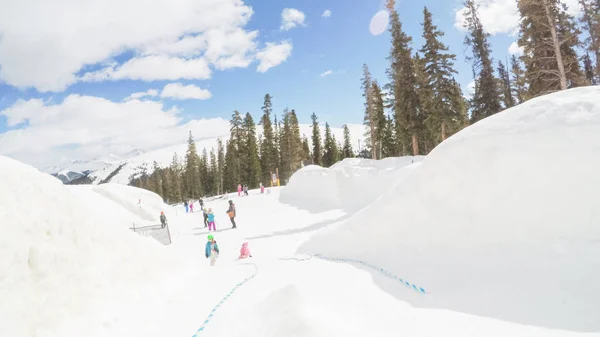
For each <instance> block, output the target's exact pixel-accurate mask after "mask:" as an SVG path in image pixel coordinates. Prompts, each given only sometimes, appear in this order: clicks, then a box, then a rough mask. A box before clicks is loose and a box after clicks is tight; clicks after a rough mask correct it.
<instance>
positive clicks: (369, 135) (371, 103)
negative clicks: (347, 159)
mask: <svg viewBox="0 0 600 337" xmlns="http://www.w3.org/2000/svg"><path fill="white" fill-rule="evenodd" d="M361 83H362V84H361V89H362V90H363V94H362V95H363V97H364V99H365V103H364V104H365V116H364V119H363V124H364V125H365V126H366V131H365V135H364V136H365V147H367V148H369V149H370V151H371V158H372V159H377V157H376V152H377V151H374V149H376V148H377V134H376V133H377V132H376V124H377V122H376V120H375V100H376V94H375V93H374V92H373V89H374V87H373V79H372V77H371V72H370V71H369V67H368V66H367V65H366V64H363V78H362V79H361ZM380 98H381V97H380Z"/></svg>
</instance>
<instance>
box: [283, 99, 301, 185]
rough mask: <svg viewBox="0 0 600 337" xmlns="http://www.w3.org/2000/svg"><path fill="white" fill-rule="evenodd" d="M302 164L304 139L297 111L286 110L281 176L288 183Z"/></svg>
mask: <svg viewBox="0 0 600 337" xmlns="http://www.w3.org/2000/svg"><path fill="white" fill-rule="evenodd" d="M301 162H302V139H301V138H300V126H299V124H298V117H297V116H296V111H294V110H291V111H289V110H288V109H286V110H285V111H284V115H283V130H282V133H281V170H280V174H281V177H282V178H283V180H284V181H287V180H288V179H289V178H290V177H291V176H292V174H294V172H296V171H297V170H298V169H299V168H300V166H301Z"/></svg>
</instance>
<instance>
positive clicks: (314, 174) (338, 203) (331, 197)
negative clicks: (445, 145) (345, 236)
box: [279, 156, 423, 212]
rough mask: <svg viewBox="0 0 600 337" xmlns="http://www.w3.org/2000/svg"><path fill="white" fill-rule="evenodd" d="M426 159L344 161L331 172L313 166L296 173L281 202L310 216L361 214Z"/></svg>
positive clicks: (333, 167) (357, 159) (330, 169)
mask: <svg viewBox="0 0 600 337" xmlns="http://www.w3.org/2000/svg"><path fill="white" fill-rule="evenodd" d="M421 160H423V156H416V157H412V156H407V157H401V158H386V159H383V160H379V161H377V160H371V159H360V158H349V159H345V160H343V161H341V162H339V163H337V164H335V165H333V166H331V167H330V168H323V167H320V166H316V165H310V166H307V167H304V168H302V169H301V170H299V171H298V172H296V173H295V174H294V175H293V176H292V177H291V178H290V181H289V183H288V184H287V186H286V187H285V188H284V189H282V191H281V195H280V199H279V200H280V201H281V202H282V203H285V204H289V205H292V206H295V207H298V208H303V209H307V210H309V211H311V212H323V211H328V210H331V209H344V210H348V211H352V210H358V209H360V208H362V207H364V206H367V205H369V204H370V203H372V202H373V201H374V200H375V199H377V198H378V197H379V196H380V195H381V194H382V193H383V191H385V189H386V188H387V187H388V186H389V185H388V184H389V182H390V181H395V182H400V181H401V180H402V179H404V178H405V177H406V176H408V174H409V173H410V172H412V169H414V168H415V167H416V166H417V165H418V163H419V162H420V161H421Z"/></svg>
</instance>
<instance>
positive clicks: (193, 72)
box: [81, 55, 211, 82]
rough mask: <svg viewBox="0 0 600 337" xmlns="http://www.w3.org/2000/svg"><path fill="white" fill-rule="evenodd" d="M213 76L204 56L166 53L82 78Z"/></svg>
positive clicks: (97, 79)
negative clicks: (187, 57)
mask: <svg viewBox="0 0 600 337" xmlns="http://www.w3.org/2000/svg"><path fill="white" fill-rule="evenodd" d="M210 76H211V70H210V67H209V66H208V62H207V61H206V60H205V59H204V58H197V59H190V60H186V59H184V58H178V57H171V56H166V55H152V56H143V57H134V58H132V59H130V60H129V61H127V62H125V63H124V64H122V65H120V66H114V65H113V66H109V67H107V68H104V69H102V70H98V71H95V72H90V73H86V74H85V75H84V76H83V77H82V78H81V80H82V81H86V82H101V81H106V80H122V79H132V80H143V81H155V80H172V81H173V80H178V79H190V80H192V79H193V80H205V79H209V78H210Z"/></svg>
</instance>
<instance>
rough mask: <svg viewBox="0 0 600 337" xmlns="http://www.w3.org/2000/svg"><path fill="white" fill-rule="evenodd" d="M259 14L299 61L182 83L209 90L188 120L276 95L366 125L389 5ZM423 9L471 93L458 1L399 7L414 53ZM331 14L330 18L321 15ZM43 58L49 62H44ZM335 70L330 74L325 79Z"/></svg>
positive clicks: (503, 46) (272, 8) (255, 20)
mask: <svg viewBox="0 0 600 337" xmlns="http://www.w3.org/2000/svg"><path fill="white" fill-rule="evenodd" d="M246 4H248V5H250V6H251V7H252V9H253V11H254V14H253V16H252V19H251V21H250V22H249V24H248V25H247V26H246V27H247V28H248V29H249V30H258V31H259V32H260V36H261V37H263V38H267V39H273V40H290V41H291V43H292V44H293V51H292V55H291V56H290V57H289V58H288V59H287V60H286V61H285V62H284V63H283V64H281V65H279V66H277V67H274V68H272V69H270V70H269V71H267V72H266V73H264V74H263V73H258V72H256V71H255V69H254V68H253V67H248V68H245V69H229V70H225V71H216V72H215V73H214V75H213V77H212V78H211V79H209V80H187V81H186V80H182V81H179V82H180V83H184V84H192V83H193V84H197V85H198V86H200V87H202V88H206V89H209V90H210V91H211V93H212V98H211V99H208V100H185V101H170V102H167V104H168V105H177V106H179V107H181V108H182V109H183V114H184V116H185V117H186V118H203V117H225V118H227V117H228V116H229V115H230V114H231V112H232V111H233V110H234V109H238V110H240V111H242V112H247V111H248V112H251V113H253V114H254V115H255V116H258V115H259V113H260V111H259V110H260V107H261V106H262V100H263V96H264V94H265V93H270V94H271V95H272V96H274V109H275V111H276V112H278V113H280V112H281V110H283V108H285V107H286V106H287V107H290V108H294V109H296V111H297V112H298V113H299V117H300V119H301V122H308V121H309V115H310V114H311V113H312V111H315V112H316V113H317V114H318V115H319V116H320V119H321V120H323V121H325V120H327V121H329V122H330V124H332V125H337V126H340V125H342V124H344V123H360V122H361V119H362V97H361V96H360V94H361V93H360V77H361V71H362V64H363V63H367V64H368V65H369V67H370V69H371V71H372V73H373V75H374V76H375V77H376V78H377V79H378V80H379V81H380V82H382V83H385V82H387V78H386V76H385V69H386V67H387V66H388V62H387V60H386V56H387V54H388V51H389V46H390V40H389V34H388V33H387V31H386V32H385V33H383V34H381V35H379V36H373V35H371V34H370V32H369V22H370V20H371V18H372V16H373V15H374V14H375V13H376V12H378V11H379V10H382V9H383V8H384V6H383V1H365V0H360V1H351V2H350V1H346V0H330V1H322V0H321V1H319V0H307V1H301V2H300V1H277V2H276V5H274V4H275V3H274V2H273V1H257V0H254V1H246ZM423 6H428V7H429V9H430V10H431V11H432V12H433V14H434V19H435V21H436V23H437V24H438V26H439V27H440V28H441V29H443V30H444V31H445V33H446V36H445V39H444V41H445V42H446V43H447V44H448V45H449V46H450V47H451V50H452V51H453V52H454V53H455V54H457V56H458V60H457V63H456V68H457V70H458V71H459V75H457V78H458V80H459V82H460V83H461V84H462V85H463V87H466V86H467V85H468V84H469V83H470V82H471V81H472V78H471V73H470V68H469V64H468V63H466V61H465V60H464V56H465V55H464V54H465V47H464V46H463V44H462V41H463V33H462V32H460V31H459V30H458V29H456V28H455V27H454V23H455V10H456V9H457V8H459V3H457V2H454V1H448V0H426V1H399V2H398V11H399V12H400V16H401V19H402V22H403V24H404V29H405V30H406V32H407V33H408V34H409V35H411V36H412V37H413V39H414V45H413V46H414V47H415V48H419V47H420V46H421V44H422V39H421V21H422V10H423ZM288 7H289V8H296V9H298V10H300V11H302V12H303V13H304V14H305V15H306V20H305V26H302V27H297V28H294V29H291V30H289V31H280V30H279V27H280V24H281V11H282V10H283V9H284V8H288ZM327 9H329V10H331V12H332V15H331V17H328V18H323V17H321V14H322V13H323V12H324V11H325V10H327ZM512 41H514V38H511V37H509V36H508V35H500V36H494V37H493V38H492V42H493V47H494V54H495V57H496V58H497V59H502V60H504V59H505V57H506V56H507V54H508V53H507V50H508V47H509V45H510V44H511V42H512ZM41 57H43V56H41ZM328 70H331V71H332V72H333V73H332V74H331V75H329V76H325V77H321V76H320V74H322V73H324V72H325V71H328ZM168 82H169V81H154V82H150V83H149V82H144V81H134V80H123V81H118V82H102V83H77V84H74V85H72V86H71V87H69V88H68V89H67V90H65V91H64V92H61V93H45V94H40V93H38V92H37V91H36V90H35V89H27V90H22V89H17V88H15V87H12V86H9V85H7V84H1V85H0V93H1V98H0V110H2V109H5V108H6V107H8V106H10V105H12V104H13V103H14V101H15V100H16V99H18V98H22V99H29V98H35V97H41V98H44V99H52V101H53V102H59V101H60V100H62V99H63V98H64V97H65V96H67V95H69V94H72V93H76V94H81V95H92V96H100V97H104V98H107V99H110V100H114V101H120V100H122V99H123V98H124V97H126V96H128V95H130V94H131V93H134V92H142V91H146V90H148V89H153V88H160V87H162V86H164V85H165V84H166V83H168ZM6 129H7V125H6V118H5V117H4V116H0V132H4V131H5V130H6Z"/></svg>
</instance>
